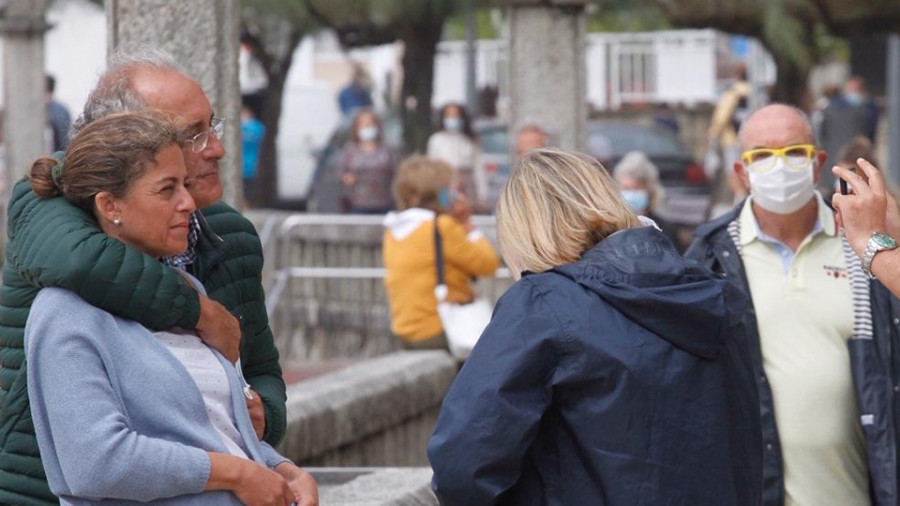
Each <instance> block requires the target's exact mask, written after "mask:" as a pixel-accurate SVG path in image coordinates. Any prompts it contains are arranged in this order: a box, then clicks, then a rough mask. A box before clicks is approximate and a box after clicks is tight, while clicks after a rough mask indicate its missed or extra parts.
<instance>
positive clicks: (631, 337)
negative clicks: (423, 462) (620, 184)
mask: <svg viewBox="0 0 900 506" xmlns="http://www.w3.org/2000/svg"><path fill="white" fill-rule="evenodd" d="M747 302H748V301H747V299H746V297H745V296H744V295H742V294H741V293H740V292H738V291H736V290H735V289H734V288H732V287H731V286H730V285H729V284H728V283H726V281H725V280H724V279H722V278H720V277H718V276H716V275H714V274H712V273H711V272H710V271H708V270H706V269H703V268H700V267H696V266H692V265H690V264H688V263H687V262H686V261H685V260H684V259H683V258H682V257H681V256H680V255H679V254H678V253H677V252H676V251H675V249H674V247H673V246H672V243H671V242H670V241H669V240H668V239H666V238H665V236H663V234H661V233H660V232H658V231H657V230H655V229H653V228H651V227H643V228H637V229H629V230H625V231H622V232H619V233H617V234H614V235H612V236H610V237H608V238H606V239H605V240H603V241H602V242H601V243H600V244H598V245H597V246H595V247H594V248H593V249H591V250H589V251H588V252H587V253H585V254H584V256H583V258H582V259H581V260H580V261H578V262H576V263H573V264H568V265H564V266H561V267H558V268H556V269H554V270H552V271H549V272H545V273H541V274H530V275H526V276H524V277H523V278H522V279H521V280H519V281H518V282H517V283H516V284H515V285H513V286H512V287H511V288H510V289H509V291H508V292H507V293H506V294H505V295H504V296H503V297H502V298H501V300H500V301H499V303H498V304H497V307H496V309H495V311H494V316H493V319H492V321H491V323H490V325H489V326H488V327H487V329H486V330H485V332H484V334H483V335H482V337H481V339H480V341H479V343H478V345H477V346H476V347H475V349H474V350H473V352H472V355H471V357H470V358H469V360H468V362H467V363H466V364H465V366H464V367H463V368H462V370H461V371H460V374H459V376H458V377H457V379H456V381H455V382H454V384H453V386H452V387H451V389H450V391H449V393H448V394H447V397H446V398H445V400H444V405H443V407H442V409H441V414H440V417H439V419H438V423H437V428H436V430H435V433H434V435H433V436H432V438H431V441H430V443H429V446H428V454H429V458H430V459H431V464H432V467H433V468H434V479H433V483H432V486H433V488H434V490H435V493H436V494H437V496H438V498H439V499H440V501H441V504H443V505H460V506H461V505H467V506H478V505H488V504H511V505H512V504H514V505H526V506H527V505H567V506H568V505H579V506H580V505H590V506H605V505H621V506H639V505H647V506H661V505H673V506H674V505H684V506H699V505H702V506H707V505H715V506H728V505H748V506H750V505H753V506H756V505H758V504H759V503H760V494H761V488H762V453H763V450H762V438H761V429H760V417H759V403H758V396H757V390H756V383H755V377H754V374H753V366H752V365H751V362H750V360H749V357H750V353H749V352H748V345H747V342H746V338H745V334H744V332H743V329H742V327H740V323H739V320H740V316H741V313H742V312H743V310H744V308H745V307H746V304H747Z"/></svg>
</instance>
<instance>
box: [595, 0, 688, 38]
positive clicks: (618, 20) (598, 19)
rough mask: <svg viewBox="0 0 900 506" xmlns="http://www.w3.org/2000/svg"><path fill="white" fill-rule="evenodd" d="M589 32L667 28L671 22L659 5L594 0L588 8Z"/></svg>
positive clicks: (645, 30)
mask: <svg viewBox="0 0 900 506" xmlns="http://www.w3.org/2000/svg"><path fill="white" fill-rule="evenodd" d="M587 22H588V31H589V32H647V31H655V30H668V29H671V28H672V24H671V23H670V22H669V20H668V19H666V16H665V14H664V13H663V11H662V9H660V8H659V6H657V5H655V4H653V3H650V2H646V1H644V2H641V1H629V0H595V2H594V4H593V5H591V6H590V7H589V9H588V21H587Z"/></svg>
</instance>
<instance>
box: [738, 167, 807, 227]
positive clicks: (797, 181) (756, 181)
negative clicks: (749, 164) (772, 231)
mask: <svg viewBox="0 0 900 506" xmlns="http://www.w3.org/2000/svg"><path fill="white" fill-rule="evenodd" d="M813 164H814V161H813V160H810V161H809V164H808V165H806V166H805V167H803V168H796V169H792V168H788V167H787V166H786V165H785V164H784V160H783V159H781V158H780V157H779V158H778V159H777V160H775V166H774V167H773V168H772V170H770V171H769V172H766V173H763V174H758V173H756V172H753V171H748V172H749V174H750V194H751V195H753V201H754V202H756V203H757V204H758V205H759V206H760V207H762V208H763V209H765V210H767V211H771V212H773V213H777V214H791V213H793V212H794V211H797V210H798V209H800V208H801V207H803V206H804V205H806V203H807V202H809V201H810V199H812V198H813V196H814V195H815V190H814V185H813Z"/></svg>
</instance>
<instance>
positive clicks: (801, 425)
mask: <svg viewBox="0 0 900 506" xmlns="http://www.w3.org/2000/svg"><path fill="white" fill-rule="evenodd" d="M739 142H740V144H741V149H742V150H743V151H742V155H741V159H740V161H738V162H736V163H735V165H734V169H735V171H736V173H737V175H738V176H739V178H740V180H741V182H742V183H743V185H744V186H745V188H746V189H747V190H749V193H750V197H749V198H747V199H746V200H745V201H744V202H742V203H741V204H739V205H738V206H737V207H736V208H735V209H734V210H733V211H731V213H729V214H728V215H726V216H723V217H721V218H719V219H717V220H715V221H713V222H711V223H707V224H705V225H702V226H701V227H699V228H698V229H697V231H696V238H695V241H694V243H693V244H692V245H691V247H690V249H689V250H688V252H687V254H686V256H687V257H689V258H692V259H694V260H696V261H698V262H700V263H702V264H704V265H706V266H707V267H709V268H711V269H712V270H713V271H715V272H718V273H720V274H723V275H724V276H726V277H727V278H729V279H731V280H732V281H733V282H734V283H736V284H737V285H739V286H740V287H742V288H743V289H744V290H746V292H747V293H749V295H750V297H751V299H752V303H753V305H752V308H751V309H750V310H749V311H747V312H746V313H745V314H744V315H743V323H744V325H745V328H746V330H747V333H748V335H749V336H750V337H751V342H752V343H754V344H753V346H752V350H753V351H752V353H753V357H752V358H753V360H754V362H755V363H756V366H757V373H758V378H757V384H758V386H759V397H760V416H761V417H762V425H763V441H764V448H761V449H760V451H762V452H764V455H763V459H764V460H763V462H764V482H763V486H764V490H763V498H764V501H763V504H764V505H765V506H782V505H788V506H790V505H806V504H815V505H817V506H829V505H834V506H838V505H840V506H847V505H870V504H872V505H879V506H882V505H888V504H891V505H896V504H897V503H898V490H897V471H898V469H897V431H896V427H895V423H896V420H895V413H896V409H897V404H898V403H897V402H896V395H897V392H898V391H900V387H897V388H895V387H893V385H894V384H897V380H896V379H895V376H894V375H896V374H897V373H898V372H900V371H897V370H896V369H898V366H897V364H900V346H898V345H897V344H893V343H895V342H897V341H896V339H897V338H898V337H900V336H898V333H897V330H898V329H897V323H900V301H897V300H895V299H893V298H892V296H891V295H890V294H889V293H888V292H887V291H886V290H885V288H884V287H883V286H881V284H880V283H878V282H877V281H872V280H870V279H869V277H868V276H867V275H866V272H865V271H864V269H863V268H862V266H861V264H860V261H859V258H858V257H857V256H856V254H855V253H854V252H853V249H852V248H851V247H850V245H849V243H848V242H847V241H846V239H845V238H844V237H842V235H841V233H840V231H839V230H838V228H837V226H836V224H835V217H834V212H833V211H832V209H831V208H830V207H828V205H827V204H826V203H825V201H824V200H823V199H822V196H821V195H819V194H818V193H817V192H816V191H815V189H814V188H815V186H814V185H815V183H816V182H817V181H818V179H819V177H820V176H821V173H822V170H823V169H824V165H825V161H826V159H827V155H826V154H825V151H823V150H821V149H819V148H818V147H817V146H816V144H815V139H814V138H813V133H812V128H811V126H810V123H809V120H808V118H807V117H806V115H805V114H804V113H803V112H802V111H800V110H798V109H796V108H794V107H791V106H787V105H781V104H775V105H769V106H766V107H763V108H762V109H759V110H758V111H756V112H755V113H753V114H752V115H751V116H750V117H748V118H747V120H746V121H745V122H744V124H743V126H742V127H741V130H740V135H739Z"/></svg>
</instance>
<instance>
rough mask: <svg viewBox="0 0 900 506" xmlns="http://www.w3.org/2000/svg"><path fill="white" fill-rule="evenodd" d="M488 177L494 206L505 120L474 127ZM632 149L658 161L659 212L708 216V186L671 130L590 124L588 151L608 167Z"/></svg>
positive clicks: (504, 164)
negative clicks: (663, 191) (662, 192)
mask: <svg viewBox="0 0 900 506" xmlns="http://www.w3.org/2000/svg"><path fill="white" fill-rule="evenodd" d="M476 131H477V133H478V136H479V140H480V142H481V148H482V153H483V154H482V160H483V163H484V166H485V171H486V172H487V176H488V199H487V200H488V202H489V203H490V204H491V206H494V205H495V204H496V202H497V197H498V196H499V194H500V191H501V190H502V189H503V185H504V184H505V183H506V180H507V179H508V178H509V171H510V167H511V164H510V159H509V156H510V142H511V140H510V136H509V131H508V129H507V127H506V125H505V124H502V123H479V124H478V125H476ZM630 151H643V152H644V153H645V154H646V155H647V156H648V157H650V159H651V160H652V161H653V163H654V164H656V166H657V168H658V169H659V173H660V181H661V183H662V185H663V187H664V188H665V189H666V194H667V198H666V205H665V208H664V209H662V210H661V212H660V215H662V216H663V217H664V218H666V219H668V220H669V221H671V222H674V223H682V224H687V225H696V224H698V223H701V222H702V221H704V220H705V219H706V213H707V208H708V207H709V200H710V186H709V184H708V182H707V180H706V174H705V172H704V170H703V167H702V166H701V165H700V164H698V163H697V162H696V161H695V160H694V158H693V156H692V155H691V152H690V150H689V149H688V148H687V146H685V145H684V143H682V142H681V141H680V140H679V139H678V138H677V137H676V136H675V135H673V134H672V133H670V132H669V131H667V130H664V129H661V128H658V127H653V126H646V125H641V124H637V123H630V122H625V121H594V122H591V123H590V124H589V125H588V139H587V152H588V154H590V155H591V156H593V157H594V158H596V159H597V160H599V161H600V162H601V163H602V164H603V166H604V167H606V168H607V169H609V170H612V168H613V167H615V165H616V164H617V163H618V162H619V160H621V159H622V157H623V156H625V154H626V153H628V152H630Z"/></svg>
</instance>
